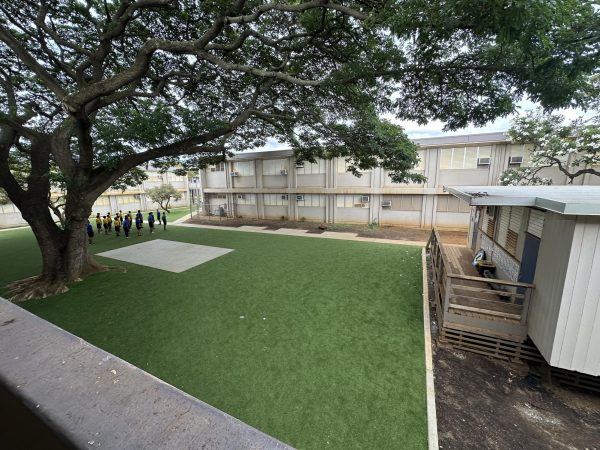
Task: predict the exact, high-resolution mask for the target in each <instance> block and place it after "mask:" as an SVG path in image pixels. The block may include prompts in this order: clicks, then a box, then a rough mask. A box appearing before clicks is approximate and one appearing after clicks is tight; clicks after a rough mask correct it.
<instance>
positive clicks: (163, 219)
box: [162, 211, 167, 230]
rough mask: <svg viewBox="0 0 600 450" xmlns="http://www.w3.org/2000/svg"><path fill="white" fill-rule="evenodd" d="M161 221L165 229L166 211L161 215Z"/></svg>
mask: <svg viewBox="0 0 600 450" xmlns="http://www.w3.org/2000/svg"><path fill="white" fill-rule="evenodd" d="M162 223H163V230H166V229H167V212H166V211H165V212H164V213H163V215H162Z"/></svg>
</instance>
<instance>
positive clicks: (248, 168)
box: [233, 161, 254, 177]
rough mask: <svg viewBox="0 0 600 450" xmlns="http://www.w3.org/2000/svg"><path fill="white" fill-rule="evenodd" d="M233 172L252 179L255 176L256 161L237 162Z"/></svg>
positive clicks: (234, 164)
mask: <svg viewBox="0 0 600 450" xmlns="http://www.w3.org/2000/svg"><path fill="white" fill-rule="evenodd" d="M233 171H234V172H237V173H238V174H239V175H240V176H241V177H251V176H253V175H254V161H236V162H234V163H233Z"/></svg>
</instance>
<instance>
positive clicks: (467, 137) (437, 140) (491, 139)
mask: <svg viewBox="0 0 600 450" xmlns="http://www.w3.org/2000/svg"><path fill="white" fill-rule="evenodd" d="M411 141H413V142H414V143H415V144H418V145H421V146H422V147H432V146H436V145H462V144H464V145H468V144H481V143H497V142H510V140H509V139H508V136H507V135H506V132H504V131H494V132H490V133H474V134H459V135H443V136H432V137H426V138H418V139H411ZM293 155H294V151H293V150H292V149H280V150H263V151H257V152H240V153H236V154H235V155H234V156H232V157H231V158H228V159H229V160H230V161H243V160H246V159H278V158H287V157H290V156H293Z"/></svg>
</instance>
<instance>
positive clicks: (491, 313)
mask: <svg viewBox="0 0 600 450" xmlns="http://www.w3.org/2000/svg"><path fill="white" fill-rule="evenodd" d="M450 308H451V309H457V310H460V311H469V312H473V313H477V314H481V315H484V316H494V317H503V318H506V319H513V320H520V319H521V315H520V314H510V313H506V312H502V311H494V310H491V309H483V308H475V307H473V306H466V305H459V304H455V303H453V304H452V305H451V306H450Z"/></svg>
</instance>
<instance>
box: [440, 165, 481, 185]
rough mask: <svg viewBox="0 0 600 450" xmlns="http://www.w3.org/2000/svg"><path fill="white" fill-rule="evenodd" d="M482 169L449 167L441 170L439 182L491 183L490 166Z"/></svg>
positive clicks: (447, 183)
mask: <svg viewBox="0 0 600 450" xmlns="http://www.w3.org/2000/svg"><path fill="white" fill-rule="evenodd" d="M482 167H484V168H480V169H451V170H450V169H447V170H440V173H439V179H438V180H439V181H438V184H439V185H440V186H466V185H469V186H471V185H472V186H478V185H487V184H489V173H490V170H489V167H490V166H482Z"/></svg>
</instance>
